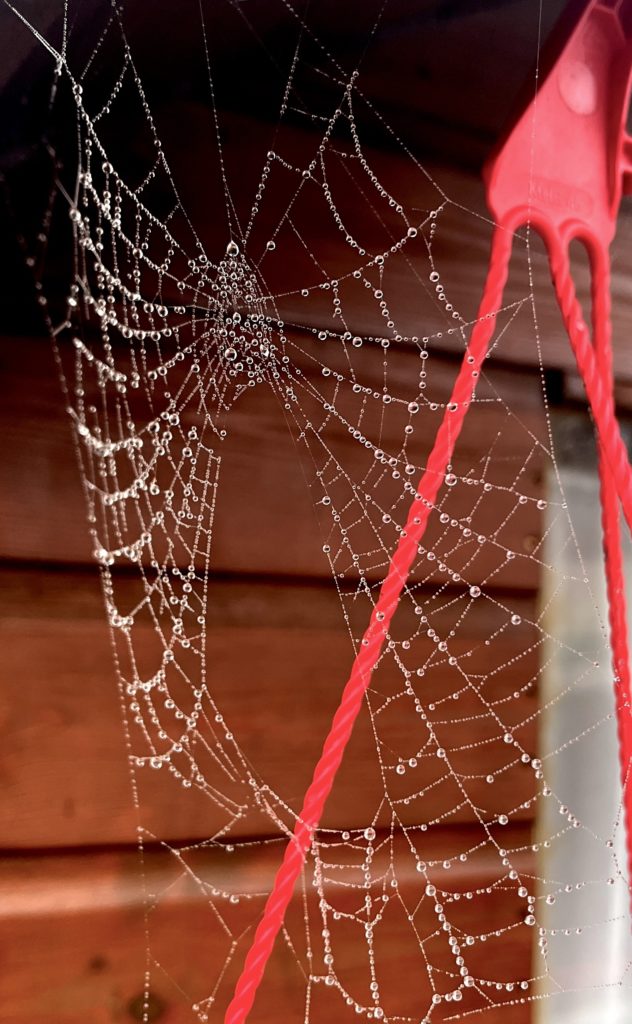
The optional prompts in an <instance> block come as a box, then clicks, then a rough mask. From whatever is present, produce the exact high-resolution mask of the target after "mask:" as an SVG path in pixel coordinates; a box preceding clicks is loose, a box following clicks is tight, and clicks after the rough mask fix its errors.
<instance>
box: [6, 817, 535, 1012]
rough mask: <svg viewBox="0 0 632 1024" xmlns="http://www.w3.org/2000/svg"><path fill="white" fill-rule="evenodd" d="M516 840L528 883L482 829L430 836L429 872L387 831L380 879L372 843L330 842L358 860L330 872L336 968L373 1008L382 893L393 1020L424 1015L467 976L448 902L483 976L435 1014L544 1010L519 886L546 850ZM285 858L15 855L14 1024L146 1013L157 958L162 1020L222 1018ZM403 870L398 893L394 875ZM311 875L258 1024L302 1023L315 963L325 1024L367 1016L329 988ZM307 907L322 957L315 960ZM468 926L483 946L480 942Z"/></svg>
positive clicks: (386, 985) (11, 867)
mask: <svg viewBox="0 0 632 1024" xmlns="http://www.w3.org/2000/svg"><path fill="white" fill-rule="evenodd" d="M506 838H507V842H506V856H507V860H508V863H509V864H510V865H511V868H513V869H514V871H515V872H516V877H515V878H514V880H512V879H510V878H509V876H508V871H509V868H508V867H507V866H505V865H503V864H502V861H501V857H500V856H499V854H498V852H497V851H496V850H495V849H494V848H493V847H492V846H491V845H489V844H488V845H487V846H485V847H484V848H482V849H478V850H476V851H473V850H472V845H473V844H472V837H471V835H470V833H469V832H468V830H458V829H456V830H447V831H446V833H445V834H442V835H439V836H437V837H435V839H434V840H429V841H426V842H425V843H424V850H423V853H424V856H425V858H426V863H427V865H428V866H427V868H426V872H425V873H424V874H420V873H418V872H417V871H416V870H415V860H414V858H413V856H411V853H410V848H409V847H407V845H406V844H405V842H403V841H402V842H398V843H395V845H394V846H393V847H391V846H390V844H389V842H388V841H387V842H386V843H385V842H384V841H383V837H381V838H380V837H379V836H378V839H377V840H376V842H375V844H374V845H375V853H374V855H373V860H372V863H371V866H370V868H369V877H370V885H369V887H368V890H367V888H366V887H364V886H363V885H362V883H363V881H364V874H363V872H362V868H361V865H362V862H363V860H364V859H365V857H366V848H367V843H366V841H365V840H361V839H360V840H358V841H357V842H356V843H354V844H353V846H352V847H348V848H347V849H346V850H342V851H340V850H339V849H336V850H332V851H331V852H330V854H329V855H328V854H327V851H326V850H323V851H322V854H323V857H324V860H325V861H328V860H331V861H339V862H340V864H341V865H342V867H339V868H337V869H336V870H329V869H327V868H326V869H325V874H324V876H323V883H322V884H323V890H322V892H323V895H324V897H325V899H326V900H327V903H328V904H329V910H328V913H327V923H328V927H329V929H330V944H331V950H332V953H333V956H334V964H333V969H334V971H335V972H336V975H337V977H338V980H339V982H340V984H341V985H343V986H345V989H346V991H348V992H349V993H350V994H351V995H352V997H353V998H354V999H357V1000H358V1001H359V1002H361V1003H363V1005H365V1006H371V1005H372V1001H371V996H370V992H369V982H370V980H371V975H370V973H369V961H368V949H367V941H366V937H365V934H364V923H363V922H364V920H365V919H366V911H365V909H364V901H365V897H366V898H369V899H370V901H371V905H372V908H373V910H372V916H373V917H374V916H375V915H376V914H378V913H379V915H380V917H379V920H378V921H377V922H376V923H375V925H374V942H375V955H376V962H377V971H378V975H377V977H378V979H379V986H380V1002H381V1005H382V1007H383V1009H384V1011H385V1014H386V1016H387V1018H390V1016H391V1015H393V1016H396V1015H403V1016H404V1017H405V1018H406V1019H408V1018H410V1019H420V1017H421V1015H422V1013H424V1012H425V1011H426V1009H427V1008H428V1004H429V1000H430V997H431V994H432V989H431V988H430V983H432V985H433V988H434V989H435V990H436V991H439V992H442V993H446V992H449V991H452V990H453V989H454V988H455V986H458V983H459V973H458V968H457V966H456V964H455V962H454V955H453V954H450V952H449V947H448V942H447V937H448V934H447V933H446V932H445V931H442V930H441V927H440V924H438V922H437V916H436V912H435V909H434V908H435V903H436V899H438V898H440V899H441V904H442V906H443V909H444V912H445V915H446V918H447V920H448V921H449V922H450V923H451V924H452V926H453V928H454V934H455V935H458V936H461V937H462V938H461V942H462V954H463V956H464V960H465V964H466V965H467V969H468V970H469V972H470V974H471V975H472V977H473V978H474V979H475V981H476V984H475V986H474V987H472V988H463V989H462V1000H460V1001H459V1002H458V1004H457V1003H454V1002H452V1001H450V1002H444V1003H443V1004H441V1005H440V1006H439V1007H437V1008H436V1010H435V1011H434V1012H433V1019H436V1020H444V1019H446V1018H450V1016H451V1015H454V1013H455V1012H456V1011H457V1010H458V1011H461V1012H466V1011H472V1010H476V1009H479V1010H480V1011H483V1010H484V1011H485V1012H480V1013H479V1014H477V1015H476V1019H480V1020H484V1021H485V1024H500V1022H501V1021H502V1024H507V1022H509V1024H525V1022H527V1021H528V1020H529V1003H528V1002H520V1000H521V999H522V1000H524V999H525V996H528V995H529V990H526V991H524V990H522V989H521V988H520V983H521V982H522V981H524V980H528V979H529V978H530V977H531V974H532V971H531V966H530V959H531V941H532V934H533V930H532V929H531V928H529V927H527V926H525V925H524V924H523V918H524V915H525V906H526V902H525V900H524V899H522V898H521V897H519V895H518V886H519V885H521V884H523V885H526V886H527V888H528V889H529V891H532V888H533V883H532V879H533V875H534V863H533V861H534V858H533V854H532V853H531V851H530V847H529V831H528V828H521V829H517V828H513V829H510V830H509V832H508V834H507V837H506ZM464 851H465V853H466V857H467V860H466V861H465V863H462V862H461V861H460V860H459V855H460V854H461V853H462V852H464ZM280 853H281V846H280V845H279V843H273V844H267V845H265V844H264V845H263V846H259V845H251V846H249V847H245V848H243V847H236V848H235V849H234V850H232V852H231V850H230V849H228V848H224V849H222V848H215V849H208V848H207V849H192V848H188V849H184V850H178V851H175V852H173V851H167V850H164V849H163V850H162V851H155V850H147V851H146V852H145V858H144V868H143V876H144V883H143V881H142V879H141V873H140V870H139V869H140V864H139V860H138V856H137V855H136V854H135V853H134V852H129V853H128V852H121V853H116V852H108V853H99V854H93V855H92V856H90V857H85V856H83V855H81V854H73V855H68V854H66V855H61V856H48V857H38V856H35V855H29V856H23V857H20V858H12V859H7V858H5V859H2V860H0V891H1V892H2V902H1V910H0V936H1V941H2V947H3V971H2V981H0V991H1V993H2V995H1V998H2V1006H3V1020H4V1021H5V1022H6V1024H79V1022H82V1024H83V1022H84V1021H86V1020H90V1021H91V1022H94V1024H101V1022H103V1024H105V1022H106V1021H111V1020H117V1021H122V1022H124V1021H130V1022H131V1021H134V1020H141V1019H142V1013H143V990H144V985H143V979H144V972H145V969H146V968H147V969H148V970H149V986H148V987H149V1000H148V1009H149V1018H148V1019H149V1020H150V1021H152V1022H153V1021H164V1024H184V1022H185V1021H187V1022H188V1021H198V1020H202V1021H204V1020H206V1019H208V1021H209V1022H210V1024H219V1022H220V1021H221V1020H222V1019H223V1011H224V1010H225V1008H226V1005H227V1003H228V1000H229V998H230V995H231V992H232V988H233V986H234V983H235V980H236V977H237V974H238V971H239V968H240V965H241V963H242V962H243V957H244V955H245V952H246V950H247V948H248V944H249V941H250V939H251V936H252V930H253V927H254V925H255V924H256V922H257V920H258V918H259V916H260V914H261V910H262V907H263V900H264V898H265V894H266V892H267V891H268V890H269V888H270V886H271V883H272V878H273V875H274V870H275V868H276V866H277V864H278V861H279V856H280ZM446 857H448V858H453V862H452V866H451V869H450V870H445V869H444V868H443V867H442V866H441V864H442V861H443V859H445V858H446ZM345 864H346V865H347V866H346V867H345V866H344V865H345ZM392 865H395V870H396V872H397V878H398V882H399V885H398V888H397V889H394V888H393V887H392V886H391V885H390V882H389V875H388V872H389V870H390V867H391V866H392ZM385 872H386V877H384V874H385ZM306 875H307V878H306V883H307V884H306V886H305V893H306V899H305V903H303V900H302V899H301V897H300V895H298V894H297V896H296V897H295V899H294V900H293V902H292V904H291V906H290V909H289V912H288V916H287V931H286V933H285V936H284V937H280V938H279V940H278V941H277V944H276V947H275V950H274V953H273V955H272V959H271V961H270V964H269V967H268V971H267V972H266V976H265V979H264V981H263V984H262V987H261V990H260V994H259V996H258V999H257V1002H256V1005H255V1008H254V1010H253V1014H252V1018H251V1019H252V1020H253V1022H257V1024H267V1022H269V1021H279V1020H282V1021H283V1022H284V1024H293V1022H296V1024H299V1022H302V1021H303V1020H304V1014H305V1003H304V1001H305V992H306V986H307V980H306V979H307V976H308V975H309V974H310V972H311V974H312V975H314V976H318V977H320V978H321V979H323V980H321V981H320V982H319V983H313V984H312V1003H311V1012H310V1015H309V1021H310V1024H323V1022H324V1021H327V1020H331V1019H332V1018H333V1019H336V1020H339V1021H343V1020H347V1019H349V1020H350V1019H356V1015H355V1013H354V1011H353V1009H352V1008H349V1007H347V1006H346V1005H345V1003H344V999H343V996H342V995H341V993H340V991H339V989H338V988H337V987H336V986H335V985H334V986H332V987H329V986H327V985H325V984H324V983H323V981H324V977H325V975H326V974H327V971H328V968H327V967H326V966H325V964H324V962H323V956H324V953H325V949H324V945H323V938H322V936H321V932H322V929H323V919H322V916H321V913H320V911H319V908H318V895H319V894H318V892H317V890H315V889H314V887H313V885H312V884H311V881H312V875H311V869H310V870H309V871H308V872H306ZM428 882H430V883H432V884H434V885H435V886H436V887H437V892H438V894H439V895H438V896H437V897H435V898H433V897H432V896H428V895H425V894H424V892H425V887H426V885H427V884H428ZM359 883H360V885H361V887H360V888H358V887H357V886H358V884H359ZM143 884H144V891H145V893H146V903H144V900H143ZM468 893H469V894H470V897H468V896H467V894H468ZM472 894H473V895H472ZM383 897H385V899H383ZM146 908H147V909H146ZM334 914H337V915H338V919H336V918H335V917H334ZM145 915H146V916H145ZM305 915H307V922H308V928H309V932H310V936H311V944H312V945H311V954H312V955H311V959H310V958H309V957H308V956H307V955H306V954H307V952H308V950H307V948H306V939H305V935H306V920H305ZM497 931H498V932H499V934H498V935H496V934H495V933H496V932H497ZM468 935H469V936H471V940H472V941H471V945H468V944H466V943H465V936H468ZM421 943H423V952H422V948H421ZM147 951H148V953H149V959H148V960H147V958H146V953H147ZM224 967H225V970H224ZM404 978H405V979H406V984H402V980H403V979H404ZM429 979H431V981H430V980H429ZM498 981H502V982H503V983H505V984H506V983H507V982H510V983H511V984H512V988H513V990H512V991H511V992H507V991H506V990H503V991H498V990H497V989H496V987H495V983H496V982H498ZM193 1006H196V1007H197V1010H196V1009H192V1007H193ZM203 1015H206V1016H203Z"/></svg>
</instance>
